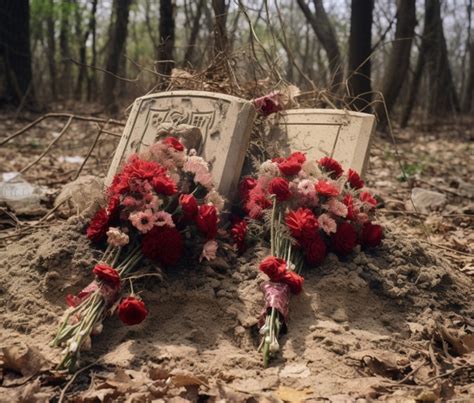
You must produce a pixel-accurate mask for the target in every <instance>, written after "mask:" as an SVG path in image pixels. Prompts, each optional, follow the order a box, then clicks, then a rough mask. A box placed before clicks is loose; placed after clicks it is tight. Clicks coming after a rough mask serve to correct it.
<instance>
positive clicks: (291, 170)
mask: <svg viewBox="0 0 474 403" xmlns="http://www.w3.org/2000/svg"><path fill="white" fill-rule="evenodd" d="M300 160H301V158H300V156H299V154H298V155H297V156H296V157H294V158H292V156H289V157H288V158H286V159H285V160H283V161H282V162H279V163H278V168H280V172H281V173H282V174H283V175H286V176H292V175H296V174H298V172H299V171H301V166H302V164H303V163H302V162H300Z"/></svg>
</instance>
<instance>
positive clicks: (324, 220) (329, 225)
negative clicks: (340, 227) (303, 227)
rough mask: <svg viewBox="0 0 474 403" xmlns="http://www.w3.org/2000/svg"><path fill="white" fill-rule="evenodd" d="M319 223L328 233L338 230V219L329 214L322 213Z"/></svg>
mask: <svg viewBox="0 0 474 403" xmlns="http://www.w3.org/2000/svg"><path fill="white" fill-rule="evenodd" d="M318 223H319V227H320V228H321V229H322V230H323V231H324V232H325V233H326V234H328V235H329V234H331V233H335V232H336V231H337V224H336V221H334V220H333V219H332V218H331V217H330V216H329V214H325V213H324V214H321V215H320V216H319V217H318Z"/></svg>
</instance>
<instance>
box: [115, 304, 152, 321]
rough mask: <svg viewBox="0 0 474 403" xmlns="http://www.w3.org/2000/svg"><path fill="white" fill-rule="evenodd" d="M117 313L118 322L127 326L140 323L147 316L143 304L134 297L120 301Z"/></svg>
mask: <svg viewBox="0 0 474 403" xmlns="http://www.w3.org/2000/svg"><path fill="white" fill-rule="evenodd" d="M117 311H118V316H119V318H120V320H121V321H122V322H123V323H124V324H126V325H128V326H133V325H138V324H139V323H142V322H143V321H144V320H145V318H146V317H147V315H148V310H147V309H146V307H145V303H144V302H143V301H142V300H141V299H137V298H135V297H126V298H123V299H122V300H121V301H120V304H119V306H118V308H117Z"/></svg>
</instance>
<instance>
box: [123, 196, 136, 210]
mask: <svg viewBox="0 0 474 403" xmlns="http://www.w3.org/2000/svg"><path fill="white" fill-rule="evenodd" d="M120 204H121V205H122V206H124V207H128V208H135V207H136V206H137V205H138V204H139V201H138V200H137V199H135V198H134V197H132V196H127V197H125V198H124V199H123V200H122V203H120Z"/></svg>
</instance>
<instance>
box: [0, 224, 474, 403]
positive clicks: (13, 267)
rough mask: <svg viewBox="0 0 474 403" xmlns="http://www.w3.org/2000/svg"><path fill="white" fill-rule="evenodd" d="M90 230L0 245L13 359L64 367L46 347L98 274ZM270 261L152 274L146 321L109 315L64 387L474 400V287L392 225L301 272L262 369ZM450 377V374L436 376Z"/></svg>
mask: <svg viewBox="0 0 474 403" xmlns="http://www.w3.org/2000/svg"><path fill="white" fill-rule="evenodd" d="M84 227H85V223H84V222H82V221H81V220H79V219H78V218H72V219H70V220H69V221H68V222H67V223H66V224H62V225H56V226H53V227H51V228H50V229H48V230H39V231H38V232H36V233H35V234H33V235H30V236H28V237H25V238H23V239H22V240H21V241H18V242H16V243H14V244H11V245H9V246H8V247H7V248H6V249H5V250H3V251H0V267H2V268H3V273H2V284H1V289H0V322H1V323H2V325H3V329H2V331H1V332H0V345H1V346H2V347H4V348H5V349H4V351H8V349H9V348H10V347H11V346H12V345H13V344H23V345H24V344H27V345H28V346H30V347H32V348H36V349H38V350H39V352H40V353H41V354H42V355H43V356H45V357H46V358H47V359H48V360H51V361H54V360H56V359H57V354H58V352H59V351H58V350H55V349H52V348H50V347H48V343H49V342H50V341H51V339H52V337H53V334H54V332H55V330H56V326H57V324H58V318H59V316H60V315H61V314H62V312H63V310H64V308H65V302H64V297H65V295H66V294H67V293H74V292H77V291H79V290H80V289H81V287H83V286H84V285H86V284H87V283H88V282H89V281H90V280H91V275H90V270H91V267H92V266H93V264H94V262H95V258H97V256H99V254H98V253H97V252H95V251H93V250H92V249H91V247H90V244H89V242H88V240H87V239H86V237H85V236H84V235H83V232H84ZM264 253H265V251H262V250H259V251H258V253H257V250H256V249H252V250H248V251H247V252H246V254H245V255H244V256H242V257H240V258H237V257H232V258H231V259H229V260H227V261H224V260H217V261H216V262H213V264H212V265H211V264H208V265H202V266H200V267H188V268H180V269H174V270H169V271H166V272H165V273H164V275H163V279H162V280H161V281H159V279H156V280H155V279H153V281H151V280H150V279H148V280H146V281H145V282H144V283H143V284H142V286H143V288H144V289H143V292H142V293H141V295H142V297H143V299H144V300H145V301H146V303H147V305H148V306H149V307H150V315H149V317H148V318H147V320H146V321H145V322H144V323H143V324H142V325H140V326H137V327H131V328H128V327H124V326H123V325H122V324H121V323H120V322H119V321H118V319H116V318H115V317H114V318H109V319H107V320H106V323H105V326H104V331H103V332H102V334H100V335H99V336H97V337H95V338H94V340H93V348H92V351H90V352H85V353H84V354H83V362H82V364H83V365H86V364H88V363H93V362H95V361H96V360H99V361H98V362H97V363H96V364H95V366H92V367H91V368H90V370H89V371H84V372H83V374H82V375H81V376H80V377H79V379H78V381H77V382H76V384H75V385H74V386H73V387H71V388H70V389H69V392H68V393H70V394H71V396H73V395H74V396H75V397H76V398H77V399H79V400H78V401H88V400H87V399H92V400H93V398H95V397H97V396H99V395H97V394H98V393H99V392H100V393H102V395H101V396H102V397H103V398H104V399H105V400H107V399H112V400H114V399H118V398H119V397H120V396H121V397H122V398H123V396H130V395H133V393H135V395H136V396H138V398H143V399H144V400H146V399H152V398H156V397H167V398H170V397H172V396H175V399H178V396H180V397H181V398H186V399H189V400H196V399H197V397H198V394H199V395H200V396H201V398H206V397H209V398H210V399H211V400H218V399H219V398H223V399H226V400H234V401H235V400H237V401H244V400H247V399H249V398H250V397H251V396H255V397H259V398H260V399H262V401H276V400H275V399H282V400H290V401H291V400H292V399H293V401H298V400H301V399H303V398H308V399H317V398H322V397H324V398H331V399H338V398H349V397H352V398H355V397H371V398H375V397H381V396H398V397H400V396H403V397H405V398H406V397H412V398H414V397H416V396H419V395H420V393H425V394H426V393H428V394H430V393H431V395H430V396H434V397H437V396H438V397H439V396H444V397H449V396H452V395H453V394H454V393H456V394H457V395H463V394H467V393H469V392H470V393H474V391H472V390H469V383H470V382H472V364H473V361H474V357H473V354H472V348H473V347H474V341H473V340H472V337H471V336H470V335H469V334H468V333H469V331H468V332H466V331H465V330H466V329H467V330H469V328H470V329H471V331H472V330H473V328H472V326H473V323H472V320H471V321H470V318H472V317H473V304H472V298H471V297H472V295H471V289H472V281H471V279H470V278H469V277H468V276H467V275H465V274H462V273H459V272H458V271H456V270H455V269H453V268H452V267H450V265H449V264H448V263H447V262H446V261H444V260H443V259H441V258H439V257H438V256H436V255H435V254H434V253H433V252H432V251H428V250H427V249H426V248H425V247H424V246H422V244H420V243H419V242H417V241H416V240H415V239H411V238H406V235H405V238H403V237H402V236H401V235H400V234H398V233H396V231H395V229H391V228H388V229H387V234H386V239H385V241H384V244H383V246H382V247H381V248H380V249H378V250H376V251H373V252H363V251H362V252H361V253H360V254H358V255H356V256H353V257H352V258H348V259H347V260H344V261H340V260H338V258H337V257H336V256H333V255H330V256H329V257H328V259H327V260H326V262H325V264H324V265H323V266H322V267H319V268H317V269H313V270H311V271H307V272H306V273H305V288H304V293H303V294H302V295H300V296H298V297H294V298H293V299H292V301H291V304H290V323H289V332H288V333H287V334H286V335H284V336H283V337H282V339H281V353H280V355H279V356H278V357H277V358H276V359H274V360H273V361H272V365H271V366H270V368H267V369H263V368H262V366H261V361H260V355H259V354H257V353H256V346H257V345H258V341H259V340H258V329H257V318H258V315H259V314H260V311H261V303H262V295H261V292H260V290H259V283H260V282H261V281H262V278H261V276H260V274H259V273H258V270H257V264H258V258H259V256H261V255H262V254H264ZM462 348H464V350H463V349H462ZM91 371H92V372H94V373H95V375H94V376H92V375H91ZM176 371H182V372H176ZM447 371H452V372H451V374H450V375H451V376H449V377H447V376H446V377H445V376H444V375H442V376H440V377H439V375H441V374H445V373H446V372H447ZM469 371H471V372H469ZM183 374H184V375H183ZM170 379H171V380H172V382H171V383H170V381H169V380H170ZM448 379H449V384H448V383H447V382H445V380H448ZM138 380H139V382H138ZM166 380H168V381H166ZM35 382H36V389H35V388H32V387H31V383H30V389H31V390H33V391H31V390H29V392H28V393H30V394H31V396H35V393H36V394H37V395H38V394H39V393H41V391H43V394H45V395H46V396H48V397H51V396H58V395H59V391H60V389H59V387H58V386H55V385H53V386H51V385H49V386H48V385H47V382H46V381H44V379H42V380H41V381H38V379H36V380H35ZM38 382H39V384H38ZM91 383H92V384H93V385H92V387H90V388H89V385H90V384H91ZM105 383H106V384H107V385H106V386H107V387H105V386H103V385H104V384H105ZM98 385H99V386H98ZM100 385H102V386H100ZM114 385H115V386H114ZM117 385H122V386H117ZM123 385H128V386H126V387H124V386H123ZM133 385H135V386H133ZM146 385H148V386H146ZM149 385H153V388H152V387H149ZM466 385H467V386H466ZM22 388H23V386H21V385H20V386H17V387H16V388H8V389H7V388H5V387H3V388H0V396H2V393H4V394H5V396H7V395H8V396H10V397H11V396H13V395H12V393H13V394H14V393H17V395H16V396H20V394H21V393H25V391H24V389H22ZM45 388H49V389H45ZM471 389H472V387H471ZM104 390H106V391H107V392H104ZM45 391H47V392H45ZM101 391H102V392H101ZM7 392H8V394H7ZM38 396H39V395H38ZM423 396H425V395H423ZM426 396H428V395H426ZM81 399H82V400H81ZM265 399H266V400H265ZM0 400H1V399H0ZM92 400H90V401H92ZM112 400H111V401H112ZM123 400H125V398H123ZM140 401H142V400H140ZM176 401H179V400H176Z"/></svg>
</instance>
